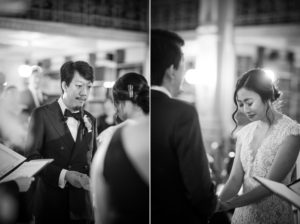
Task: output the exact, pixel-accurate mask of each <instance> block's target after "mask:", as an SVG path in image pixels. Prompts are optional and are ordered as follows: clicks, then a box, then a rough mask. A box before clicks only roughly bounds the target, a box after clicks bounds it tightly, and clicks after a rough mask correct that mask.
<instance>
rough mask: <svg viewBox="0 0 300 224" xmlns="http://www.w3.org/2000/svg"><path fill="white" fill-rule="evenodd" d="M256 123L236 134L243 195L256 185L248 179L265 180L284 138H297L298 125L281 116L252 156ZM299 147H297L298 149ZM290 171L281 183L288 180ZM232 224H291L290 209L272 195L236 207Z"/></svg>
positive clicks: (299, 131) (252, 180) (299, 130)
mask: <svg viewBox="0 0 300 224" xmlns="http://www.w3.org/2000/svg"><path fill="white" fill-rule="evenodd" d="M258 125H260V121H255V122H252V123H250V124H248V125H246V126H245V127H243V128H242V129H241V130H240V131H239V133H238V139H237V144H241V153H240V159H241V163H242V166H243V170H244V180H243V193H246V192H249V191H250V190H252V189H253V188H254V187H256V186H258V185H259V183H258V182H257V181H255V180H254V179H253V178H252V177H253V176H259V177H266V176H267V174H268V172H269V171H270V169H271V166H272V163H273V161H274V159H275V156H276V153H277V151H278V149H279V146H280V144H281V143H282V142H283V140H284V139H285V137H287V136H289V135H300V125H299V124H298V123H296V122H295V121H293V120H292V119H290V118H289V117H287V116H285V115H283V116H282V117H281V118H280V119H279V120H278V121H277V122H276V123H275V124H274V125H273V126H272V127H271V129H270V130H269V135H268V136H267V137H266V138H265V139H264V141H263V142H262V144H261V146H260V147H259V148H258V149H257V151H256V155H253V152H252V150H251V148H250V143H251V141H252V139H253V135H254V131H255V130H256V128H257V126H258ZM299 148H300V146H299ZM291 172H292V170H291V171H290V172H289V174H288V175H287V177H286V178H285V179H284V181H283V183H285V184H288V183H290V181H291ZM232 223H233V224H269V223H270V224H271V223H272V224H275V223H278V224H279V223H280V224H292V223H293V214H292V208H291V206H290V205H289V204H288V203H286V202H285V201H283V200H282V199H280V198H279V197H277V196H275V195H271V196H269V197H267V198H265V199H263V200H262V201H260V202H258V203H254V204H251V205H248V206H244V207H240V208H236V209H235V211H234V214H233V217H232Z"/></svg>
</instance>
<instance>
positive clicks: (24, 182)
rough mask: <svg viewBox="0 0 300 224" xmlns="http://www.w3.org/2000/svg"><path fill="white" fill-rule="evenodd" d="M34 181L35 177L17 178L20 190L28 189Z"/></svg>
mask: <svg viewBox="0 0 300 224" xmlns="http://www.w3.org/2000/svg"><path fill="white" fill-rule="evenodd" d="M32 181H34V177H19V178H17V179H15V182H16V183H17V185H18V187H19V191H20V192H26V191H28V189H29V187H30V185H31V182H32Z"/></svg>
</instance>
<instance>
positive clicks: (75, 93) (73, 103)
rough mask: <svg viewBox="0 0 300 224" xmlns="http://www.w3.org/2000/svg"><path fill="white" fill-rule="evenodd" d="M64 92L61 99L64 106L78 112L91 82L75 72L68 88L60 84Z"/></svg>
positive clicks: (84, 100)
mask: <svg viewBox="0 0 300 224" xmlns="http://www.w3.org/2000/svg"><path fill="white" fill-rule="evenodd" d="M62 87H63V90H64V94H63V98H64V99H65V101H66V106H67V107H68V108H69V109H71V110H79V109H80V108H81V107H83V106H84V104H85V102H86V100H87V98H88V96H89V93H90V89H91V87H92V82H91V81H89V80H86V79H85V78H83V77H82V76H81V75H80V74H79V73H78V72H77V71H75V73H74V77H73V79H72V81H71V82H70V84H69V86H67V85H66V83H65V82H62Z"/></svg>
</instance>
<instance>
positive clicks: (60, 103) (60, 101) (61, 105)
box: [57, 97, 67, 114]
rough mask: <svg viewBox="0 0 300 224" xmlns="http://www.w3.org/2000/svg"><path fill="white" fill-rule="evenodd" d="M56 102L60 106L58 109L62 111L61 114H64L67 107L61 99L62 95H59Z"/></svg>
mask: <svg viewBox="0 0 300 224" xmlns="http://www.w3.org/2000/svg"><path fill="white" fill-rule="evenodd" d="M57 102H58V104H59V106H60V109H61V111H62V114H65V110H66V109H67V106H66V105H65V103H64V101H63V100H62V97H59V99H58V101H57Z"/></svg>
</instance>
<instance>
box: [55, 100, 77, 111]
mask: <svg viewBox="0 0 300 224" xmlns="http://www.w3.org/2000/svg"><path fill="white" fill-rule="evenodd" d="M57 102H58V104H59V106H60V109H61V111H62V113H63V114H64V113H65V110H66V109H68V110H70V109H69V108H68V107H67V106H66V104H65V103H64V101H63V99H62V96H61V97H59V99H58V101H57ZM70 111H71V112H72V113H77V112H78V110H77V111H72V110H70Z"/></svg>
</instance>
